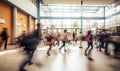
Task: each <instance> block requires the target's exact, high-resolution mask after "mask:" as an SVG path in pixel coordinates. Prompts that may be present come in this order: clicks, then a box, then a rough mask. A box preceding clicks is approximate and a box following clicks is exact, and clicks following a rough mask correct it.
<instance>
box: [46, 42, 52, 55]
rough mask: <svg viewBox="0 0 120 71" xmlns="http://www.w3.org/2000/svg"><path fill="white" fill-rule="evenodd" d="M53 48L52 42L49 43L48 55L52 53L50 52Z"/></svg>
mask: <svg viewBox="0 0 120 71" xmlns="http://www.w3.org/2000/svg"><path fill="white" fill-rule="evenodd" d="M51 48H52V44H49V49H48V51H47V54H48V55H50V54H49V52H50V50H51Z"/></svg>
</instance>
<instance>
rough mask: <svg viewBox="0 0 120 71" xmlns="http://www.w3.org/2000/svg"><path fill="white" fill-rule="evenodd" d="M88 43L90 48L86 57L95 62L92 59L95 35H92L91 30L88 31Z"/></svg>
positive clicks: (86, 50) (86, 52)
mask: <svg viewBox="0 0 120 71" xmlns="http://www.w3.org/2000/svg"><path fill="white" fill-rule="evenodd" d="M86 41H87V43H88V47H87V48H86V49H85V55H86V56H88V59H89V60H93V59H92V58H91V50H92V49H93V35H92V34H91V30H90V31H88V33H87V36H86ZM90 46H91V48H90ZM88 49H89V50H88Z"/></svg>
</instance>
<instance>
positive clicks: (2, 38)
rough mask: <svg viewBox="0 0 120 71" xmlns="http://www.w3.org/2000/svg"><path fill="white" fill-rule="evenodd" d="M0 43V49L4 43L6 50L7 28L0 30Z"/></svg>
mask: <svg viewBox="0 0 120 71" xmlns="http://www.w3.org/2000/svg"><path fill="white" fill-rule="evenodd" d="M0 37H1V41H0V47H1V46H2V44H3V43H4V49H5V50H6V49H7V41H8V37H9V36H8V32H7V28H2V32H1V33H0Z"/></svg>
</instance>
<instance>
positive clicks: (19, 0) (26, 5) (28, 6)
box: [8, 0, 37, 18]
mask: <svg viewBox="0 0 120 71" xmlns="http://www.w3.org/2000/svg"><path fill="white" fill-rule="evenodd" d="M8 2H10V3H12V4H13V5H15V6H17V7H19V8H20V9H22V10H23V11H25V12H26V13H28V14H30V15H32V16H33V17H35V18H37V8H36V6H35V5H34V4H33V3H32V2H31V1H29V0H8Z"/></svg>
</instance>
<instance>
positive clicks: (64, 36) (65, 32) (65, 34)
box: [59, 30, 67, 51]
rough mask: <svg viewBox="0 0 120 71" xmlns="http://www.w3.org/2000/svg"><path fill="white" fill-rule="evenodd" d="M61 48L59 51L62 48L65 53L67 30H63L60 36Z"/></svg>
mask: <svg viewBox="0 0 120 71" xmlns="http://www.w3.org/2000/svg"><path fill="white" fill-rule="evenodd" d="M62 37H63V38H62V44H63V45H62V46H61V47H60V48H59V50H61V49H62V48H63V47H64V51H66V49H65V44H66V42H67V30H64V33H63V34H62Z"/></svg>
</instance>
